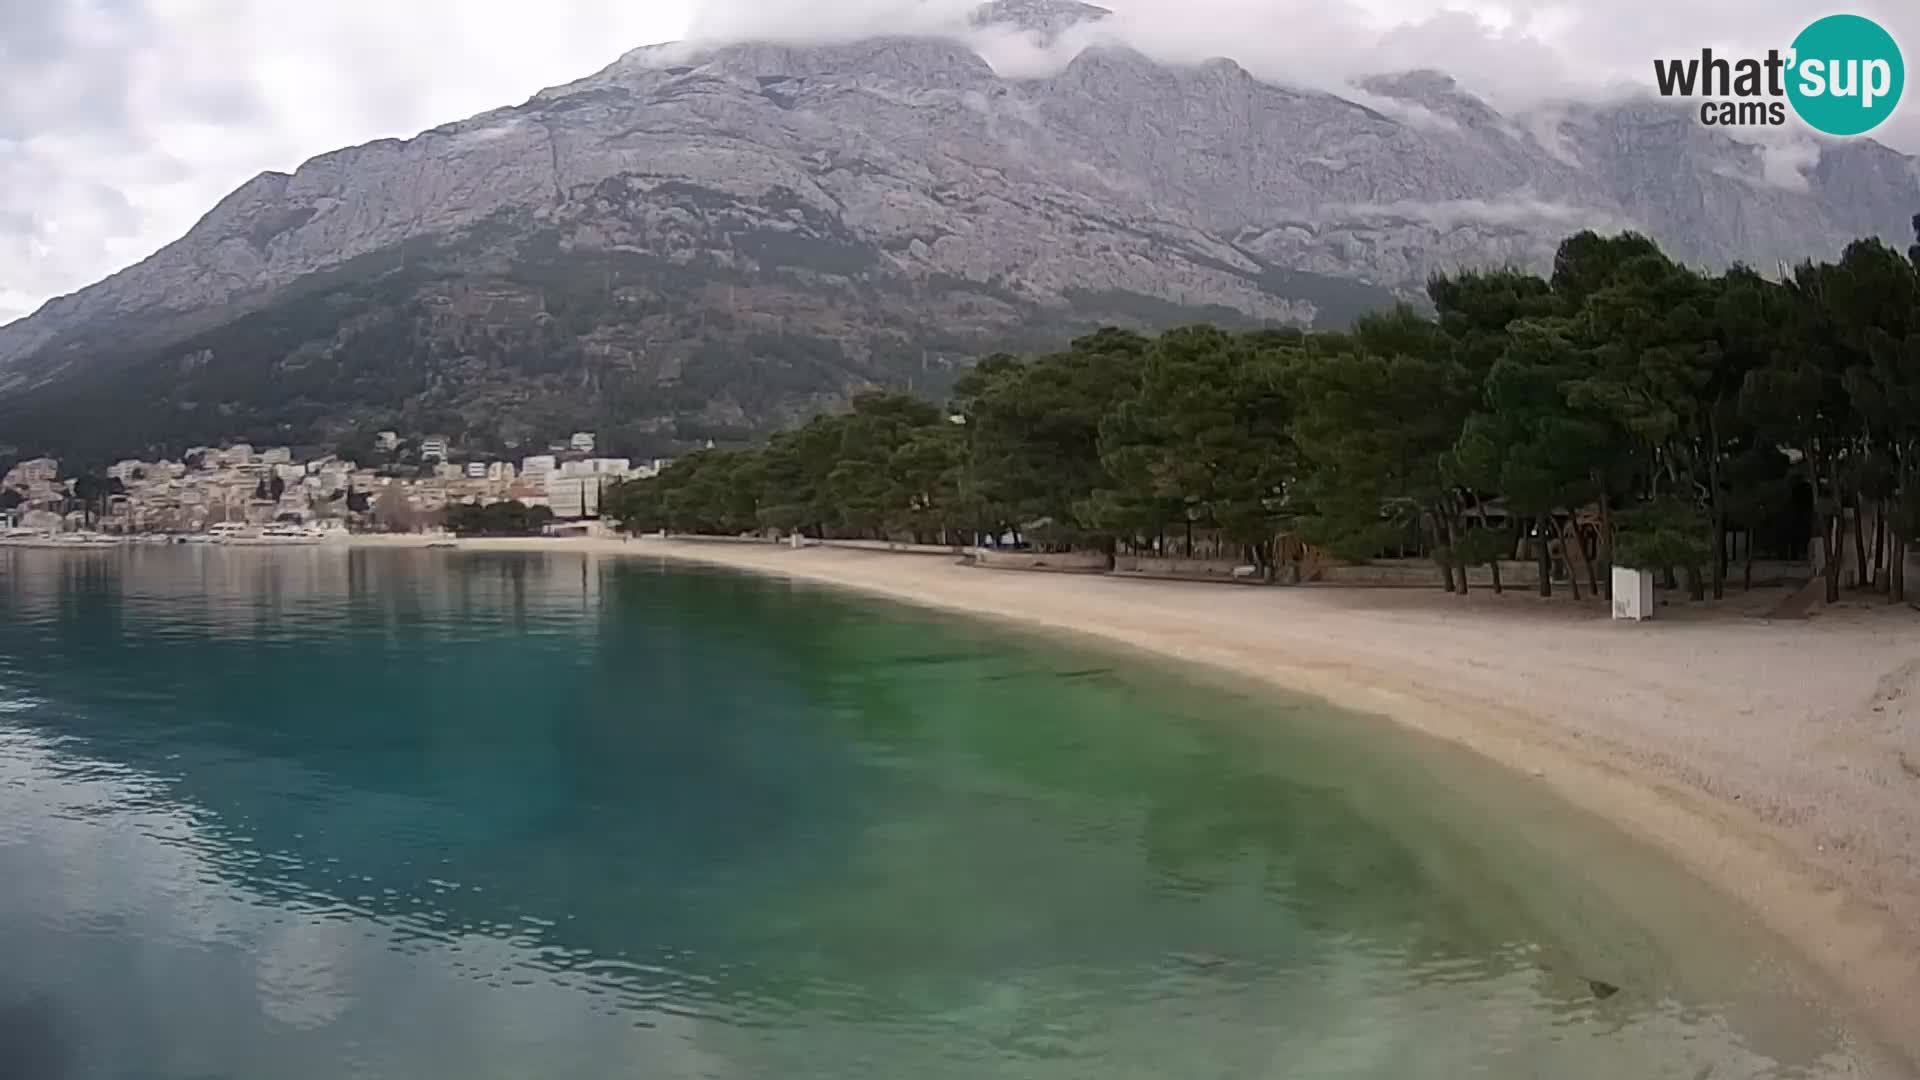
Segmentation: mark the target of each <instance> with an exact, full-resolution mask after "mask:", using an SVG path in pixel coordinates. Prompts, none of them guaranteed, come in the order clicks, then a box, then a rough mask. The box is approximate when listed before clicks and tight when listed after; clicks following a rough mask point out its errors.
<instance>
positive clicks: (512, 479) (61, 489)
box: [0, 431, 671, 542]
mask: <svg viewBox="0 0 1920 1080" xmlns="http://www.w3.org/2000/svg"><path fill="white" fill-rule="evenodd" d="M597 442H598V440H597V439H596V437H595V435H594V433H592V432H586V431H582V432H575V433H573V434H572V435H571V436H570V437H569V438H567V439H565V440H563V441H557V442H554V443H551V444H549V445H548V446H547V447H546V448H545V450H544V452H542V453H538V454H530V455H526V456H523V457H521V458H519V459H518V460H517V461H513V460H504V459H502V458H499V457H494V456H487V455H480V454H468V453H465V452H463V451H462V450H461V449H460V448H459V447H458V446H456V445H455V444H453V443H452V442H451V440H449V439H448V438H447V437H445V436H440V435H427V436H422V437H420V438H417V439H406V438H403V437H402V436H401V435H400V434H399V433H398V432H393V431H382V432H380V433H379V434H378V435H377V436H376V437H375V438H374V440H373V443H372V448H371V454H366V455H364V456H368V457H371V458H373V459H374V460H352V459H350V458H348V457H346V456H343V455H342V454H341V453H339V452H334V451H330V450H328V449H325V448H321V447H289V446H273V447H260V446H254V445H251V444H249V443H244V442H241V443H232V444H229V445H225V446H219V447H212V446H200V447H194V448H191V449H189V450H188V451H187V452H186V453H184V454H182V455H181V456H180V457H179V458H178V459H171V458H162V459H158V460H152V461H147V460H141V459H136V458H128V459H125V460H122V461H118V462H115V463H114V464H113V465H111V466H109V467H108V468H107V469H105V470H104V472H103V473H84V472H83V473H79V474H77V475H75V474H71V473H68V472H63V470H62V466H61V462H60V461H59V460H58V459H55V458H50V457H40V458H32V459H29V460H25V461H19V462H17V463H14V464H12V465H11V466H10V467H9V468H7V469H6V470H5V473H4V476H0V539H3V540H11V541H14V542H32V541H37V540H63V539H73V538H97V539H100V540H103V541H105V540H111V539H116V538H121V537H131V536H147V537H164V536H210V537H216V538H219V537H262V536H264V537H267V538H276V537H281V538H288V539H296V538H297V539H318V538H324V537H325V536H327V535H329V534H338V535H345V534H347V533H351V532H423V531H434V530H437V529H440V528H442V527H443V526H444V525H445V523H446V518H447V515H448V512H449V508H457V507H462V506H465V507H489V506H494V505H497V504H502V503H518V504H519V505H520V506H522V507H526V508H528V509H532V508H542V509H543V510H544V511H545V512H544V513H542V514H540V515H539V517H540V520H542V521H543V522H548V523H549V524H548V526H547V527H548V528H551V529H556V530H565V529H569V528H571V529H575V530H579V529H584V528H586V527H588V526H589V525H590V523H592V522H594V521H596V520H597V519H598V517H599V516H600V499H601V496H602V494H603V493H604V492H605V491H606V490H607V488H609V487H610V486H611V485H613V484H615V483H617V482H620V481H623V480H634V479H645V478H649V477H653V476H657V475H658V474H659V473H660V472H661V470H663V469H665V468H666V467H667V466H668V465H670V464H671V462H670V461H667V460H664V459H656V460H649V461H641V462H636V461H634V460H632V459H630V458H625V457H607V456H601V455H600V454H599V453H598V451H597Z"/></svg>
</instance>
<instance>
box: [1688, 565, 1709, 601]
mask: <svg viewBox="0 0 1920 1080" xmlns="http://www.w3.org/2000/svg"><path fill="white" fill-rule="evenodd" d="M1687 599H1689V600H1691V601H1693V602H1694V603H1696V604H1698V603H1704V602H1705V601H1706V599H1707V582H1706V579H1705V578H1704V577H1703V576H1702V575H1701V573H1700V568H1699V567H1698V566H1694V565H1691V564H1689V565H1688V566H1687Z"/></svg>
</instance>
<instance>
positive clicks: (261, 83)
mask: <svg viewBox="0 0 1920 1080" xmlns="http://www.w3.org/2000/svg"><path fill="white" fill-rule="evenodd" d="M970 3H971V0H321V2H318V3H310V4H298V5H296V4H292V3H289V2H287V0H0V323H5V322H7V321H9V320H11V319H13V318H16V317H18V316H21V315H24V314H26V313H28V312H29V311H31V310H32V309H34V308H35V307H38V306H39V304H40V303H42V302H43V301H45V300H46V299H48V298H50V297H52V296H55V295H59V294H61V293H66V292H71V291H73V290H75V289H78V288H81V287H82V286H85V285H87V284H90V283H91V282H93V281H95V280H98V279H99V278H101V277H103V276H105V275H106V274H109V273H111V272H113V271H114V270H117V269H119V268H121V267H124V266H126V265H129V264H131V263H133V262H136V261H138V260H139V259H141V258H144V257H145V256H147V255H148V254H151V253H152V252H153V251H154V250H155V249H157V248H159V247H160V246H162V245H164V244H166V243H168V242H169V241H171V240H174V239H176V238H178V237H179V236H180V235H181V234H182V233H184V232H185V231H186V230H187V229H188V228H189V227H190V226H192V224H193V223H194V221H195V220H196V219H198V218H199V216H200V215H201V214H203V213H205V212H206V210H207V209H209V208H210V207H211V206H212V205H213V204H214V203H215V202H217V201H218V200H219V199H220V197H221V196H223V195H225V194H226V193H227V192H228V191H230V190H232V189H233V188H235V187H237V186H238V185H239V184H241V183H242V182H244V181H245V180H247V179H248V178H249V177H251V176H253V175H255V174H256V173H259V172H261V171H262V170H266V169H278V170H282V171H291V170H292V169H294V168H296V167H297V166H298V165H299V164H300V163H301V162H302V161H304V160H306V159H307V158H310V157H312V156H314V155H316V154H320V153H324V152H326V151H328V150H332V149H335V148H338V147H340V146H345V145H349V144H352V143H358V142H365V141H367V140H370V139H377V138H385V137H389V136H402V137H404V136H408V135H412V134H414V133H416V132H419V131H421V130H423V129H425V128H429V127H433V126H435V125H438V124H441V123H445V122H447V121H450V120H455V119H459V118H462V117H465V116H468V115H471V114H473V113H477V112H481V111H483V110H486V109H489V108H493V107H496V106H499V105H504V104H512V103H517V102H519V101H522V100H524V99H525V98H527V97H528V96H529V95H531V94H532V93H533V92H535V91H536V90H539V89H541V88H543V87H546V86H551V85H554V84H557V83H562V82H567V81H570V80H572V79H575V78H579V77H581V76H583V75H586V74H589V73H591V72H593V71H595V70H597V69H598V68H600V67H603V66H605V65H606V64H607V63H609V62H611V61H612V60H613V59H614V58H616V57H617V56H619V55H620V54H621V53H623V52H625V51H626V50H628V49H630V48H633V47H636V46H639V45H644V44H650V43H653V42H659V41H668V40H675V39H680V38H685V37H689V36H697V37H704V38H727V37H737V36H741V35H744V34H756V35H760V36H775V37H785V38H792V37H817V36H821V35H829V36H850V35H856V34H859V33H861V32H865V31H869V30H872V29H879V28H892V27H906V26H911V25H915V24H930V23H937V22H940V21H942V20H946V19H949V18H951V17H952V15H953V13H954V12H955V11H958V10H961V9H964V8H966V7H967V6H969V4H970ZM1103 6H1106V7H1110V8H1113V9H1114V10H1115V11H1116V12H1117V13H1118V14H1117V16H1116V19H1115V20H1114V21H1113V24H1112V27H1111V28H1110V29H1109V31H1108V32H1109V33H1113V34H1119V35H1121V36H1122V37H1123V38H1124V39H1125V40H1126V41H1127V42H1128V43H1129V44H1132V45H1134V46H1135V47H1138V48H1141V49H1143V50H1144V51H1147V52H1149V53H1152V54H1155V55H1158V56H1160V57H1162V58H1165V59H1168V60H1176V61H1177V60H1200V59H1205V58H1207V57H1210V56H1218V55H1228V56H1232V57H1234V58H1235V59H1237V60H1240V61H1241V62H1242V63H1244V64H1246V65H1247V66H1248V67H1249V68H1250V69H1252V70H1253V71H1254V72H1255V73H1256V74H1258V75H1260V76H1261V77H1263V78H1269V79H1273V80H1276V81H1289V82H1296V83H1302V84H1306V85H1314V86H1323V87H1324V86H1334V85H1338V84H1339V83H1341V82H1343V81H1344V80H1345V79H1347V78H1350V77H1352V76H1353V75H1356V74H1363V73H1370V72H1373V71H1381V70H1398V69H1405V68H1408V67H1415V66H1430V67H1438V68H1441V69H1444V70H1447V71H1449V72H1451V73H1453V74H1455V75H1456V76H1457V77H1459V78H1460V79H1461V81H1462V82H1463V83H1465V84H1467V85H1468V86H1469V87H1470V88H1472V89H1474V90H1476V91H1477V92H1480V93H1482V94H1485V95H1487V96H1488V97H1489V98H1491V99H1494V100H1496V101H1497V102H1499V103H1501V104H1504V105H1524V104H1526V103H1528V102H1530V101H1535V100H1539V99H1543V98H1553V97H1557V96H1563V95H1576V96H1593V95H1596V94H1601V93H1606V92H1609V91H1610V90H1611V91H1613V92H1618V90H1619V89H1621V88H1623V87H1624V88H1627V89H1636V88H1644V87H1646V86H1647V85H1648V84H1649V83H1650V82H1651V62H1652V60H1653V58H1654V57H1655V56H1670V55H1685V54H1686V53H1688V52H1697V51H1698V50H1699V49H1700V48H1701V47H1702V46H1703V45H1713V46H1715V47H1716V48H1719V49H1726V50H1734V51H1738V52H1740V53H1741V54H1743V55H1744V54H1747V53H1762V52H1764V51H1765V49H1766V48H1768V47H1769V46H1775V47H1780V48H1784V47H1785V46H1786V45H1787V44H1788V43H1789V42H1790V41H1791V39H1792V38H1793V36H1794V34H1795V33H1797V32H1798V31H1799V29H1800V28H1801V27H1802V26H1804V25H1805V24H1806V23H1807V22H1809V21H1811V20H1812V19H1813V18H1816V17H1818V16H1819V15H1823V14H1828V13H1830V12H1831V11H1834V10H1848V11H1853V12H1856V13H1859V14H1863V15H1869V16H1871V17H1874V18H1876V19H1879V20H1880V21H1881V23H1882V25H1885V26H1887V27H1888V28H1889V29H1890V30H1892V31H1893V33H1894V35H1895V37H1896V38H1897V39H1899V40H1900V41H1901V42H1902V43H1903V44H1904V45H1906V46H1907V48H1908V53H1909V57H1908V58H1909V60H1910V61H1911V60H1913V59H1914V54H1915V52H1916V50H1920V3H1916V2H1915V0H1873V2H1852V3H1849V4H1848V5H1847V6H1846V7H1844V8H1829V7H1826V6H1824V5H1821V4H1817V3H1816V4H1810V3H1808V2H1807V0H1682V2H1675V0H1105V2H1104V4H1103ZM989 44H991V45H992V46H993V47H992V48H991V49H990V50H989V52H988V55H989V56H990V58H991V59H993V60H994V61H995V63H996V64H997V65H999V66H1001V67H1002V69H1003V70H1007V71H1009V72H1011V73H1021V74H1025V73H1032V72H1036V71H1042V70H1045V68H1046V67H1047V66H1048V65H1049V64H1054V63H1057V62H1058V61H1059V59H1060V58H1059V57H1057V56H1048V55H1042V54H1038V53H1035V52H1034V51H1033V50H1031V49H1022V48H1020V47H1019V46H1018V44H1017V43H1014V42H1007V41H997V42H992V43H989ZM1908 97H1909V99H1913V98H1915V97H1920V89H1917V90H1915V91H1913V92H1911V93H1909V94H1908ZM1875 135H1876V136H1877V137H1880V138H1881V139H1882V141H1886V142H1889V143H1892V144H1894V145H1896V146H1898V147H1900V148H1901V149H1903V150H1906V151H1908V152H1909V153H1914V152H1920V104H1916V103H1915V102H1914V101H1913V100H1909V101H1908V103H1907V106H1906V107H1905V108H1903V109H1902V110H1901V112H1900V114H1898V115H1896V117H1895V119H1894V121H1893V122H1892V124H1891V126H1890V127H1889V128H1885V129H1882V130H1881V131H1878V132H1876V133H1875Z"/></svg>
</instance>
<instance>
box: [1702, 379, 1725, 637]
mask: <svg viewBox="0 0 1920 1080" xmlns="http://www.w3.org/2000/svg"><path fill="white" fill-rule="evenodd" d="M1720 447H1721V443H1720V423H1719V414H1718V413H1717V412H1715V411H1714V410H1713V409H1711V408H1710V409H1708V410H1707V502H1708V504H1709V509H1710V510H1711V511H1712V513H1713V563H1712V566H1711V567H1710V568H1709V569H1711V571H1712V572H1713V598H1714V599H1715V600H1725V599H1726V598H1727V510H1726V497H1725V495H1724V494H1723V493H1722V492H1721V490H1720Z"/></svg>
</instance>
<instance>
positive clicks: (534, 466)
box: [520, 454, 560, 477]
mask: <svg viewBox="0 0 1920 1080" xmlns="http://www.w3.org/2000/svg"><path fill="white" fill-rule="evenodd" d="M559 464H560V459H559V458H557V457H554V456H553V455H552V454H536V455H534V456H533V457H530V458H524V459H522V460H521V462H520V475H521V476H533V477H539V476H545V475H547V474H548V473H550V472H552V471H553V470H554V469H555V468H557V467H558V466H559Z"/></svg>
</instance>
